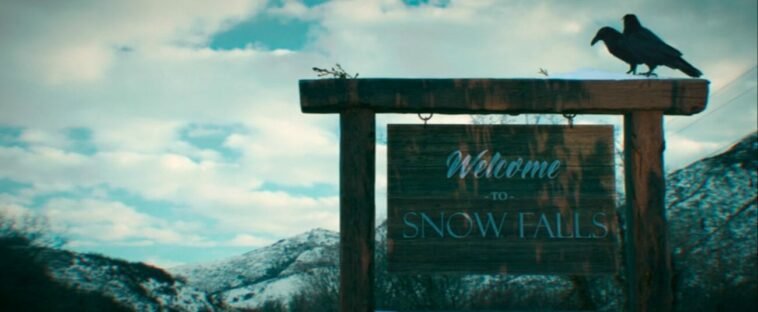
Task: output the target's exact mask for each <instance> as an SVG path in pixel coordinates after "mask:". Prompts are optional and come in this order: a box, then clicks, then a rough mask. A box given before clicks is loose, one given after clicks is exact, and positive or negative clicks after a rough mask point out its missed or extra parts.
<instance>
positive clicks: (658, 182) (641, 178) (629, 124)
mask: <svg viewBox="0 0 758 312" xmlns="http://www.w3.org/2000/svg"><path fill="white" fill-rule="evenodd" d="M663 149H664V141H663V112H660V111H658V112H655V111H651V112H633V113H629V114H626V115H625V116H624V153H625V172H626V173H625V179H626V205H627V206H626V213H625V215H626V220H625V224H626V230H625V232H624V233H625V234H624V239H625V241H626V243H625V251H626V272H627V281H628V283H629V284H628V296H627V300H628V302H627V304H628V311H671V309H672V305H673V298H674V297H673V290H672V268H671V251H670V250H669V245H668V240H667V236H668V231H667V226H666V214H665V206H664V196H665V183H664V176H663Z"/></svg>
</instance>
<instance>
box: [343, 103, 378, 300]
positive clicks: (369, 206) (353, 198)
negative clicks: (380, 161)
mask: <svg viewBox="0 0 758 312" xmlns="http://www.w3.org/2000/svg"><path fill="white" fill-rule="evenodd" d="M375 126H376V117H375V115H374V112H372V111H371V110H367V109H347V110H345V111H343V112H342V113H341V114H340V311H374V227H375V226H374V210H375V203H374V183H375V182H374V180H375V172H374V171H375V166H376V161H375V158H376V156H375V146H376V145H375V144H376V133H375V132H376V131H375Z"/></svg>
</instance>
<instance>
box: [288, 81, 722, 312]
mask: <svg viewBox="0 0 758 312" xmlns="http://www.w3.org/2000/svg"><path fill="white" fill-rule="evenodd" d="M707 97H708V81H707V80H702V79H671V80H669V79H640V80H561V79H320V80H301V81H300V105H301V110H302V111H303V112H304V113H339V114H340V133H341V140H340V309H341V310H342V311H373V310H374V296H373V287H374V283H373V279H374V262H373V259H374V226H375V225H374V210H375V205H374V200H375V198H374V171H375V129H374V128H375V114H376V113H446V114H520V113H547V114H560V113H575V114H621V115H624V152H625V163H624V166H625V177H626V181H625V182H626V183H625V187H626V199H627V205H626V208H625V211H626V213H625V220H626V221H625V222H626V226H625V231H624V244H625V248H624V249H625V253H626V257H625V258H626V263H625V268H626V278H627V282H628V287H627V308H628V310H629V311H648V310H660V311H670V310H671V309H672V304H673V296H674V294H673V291H672V288H671V286H672V285H671V283H672V272H671V253H670V249H669V246H668V243H667V227H666V216H665V211H664V202H663V200H664V195H665V184H664V180H663V179H664V176H663V148H664V142H663V115H664V114H669V115H692V114H696V113H699V112H701V111H703V110H704V109H705V106H706V102H707Z"/></svg>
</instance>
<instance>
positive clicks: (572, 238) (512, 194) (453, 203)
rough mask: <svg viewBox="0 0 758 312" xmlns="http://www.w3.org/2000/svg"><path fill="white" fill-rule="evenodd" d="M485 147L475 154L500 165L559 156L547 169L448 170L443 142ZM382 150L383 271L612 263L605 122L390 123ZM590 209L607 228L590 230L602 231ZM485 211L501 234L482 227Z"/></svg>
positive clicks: (555, 269)
mask: <svg viewBox="0 0 758 312" xmlns="http://www.w3.org/2000/svg"><path fill="white" fill-rule="evenodd" d="M484 150H488V151H489V152H488V153H487V154H486V155H485V156H484V157H483V158H482V159H484V160H486V161H487V162H488V163H489V162H491V161H492V160H496V159H501V160H504V161H505V163H504V164H505V165H504V167H503V168H508V166H509V165H508V164H510V163H518V159H519V158H521V159H522V160H523V161H524V162H526V161H528V160H546V161H548V160H560V161H561V167H560V170H559V171H558V174H557V176H556V177H555V178H554V179H547V178H539V177H538V176H537V177H534V178H533V177H531V176H530V175H528V174H527V175H526V176H522V175H519V174H514V175H512V176H511V177H510V178H508V177H507V175H505V176H501V178H499V179H498V178H496V177H495V175H491V176H490V178H486V176H484V175H482V176H480V177H479V178H474V177H473V176H472V175H471V174H469V175H467V176H466V177H465V178H463V179H461V178H460V177H459V176H458V175H456V176H453V177H448V164H449V161H448V157H449V155H450V154H451V152H454V151H462V152H463V154H468V155H472V154H473V155H476V154H479V153H480V152H482V151H484ZM387 153H388V172H387V175H388V187H387V188H388V199H387V200H388V202H387V206H388V212H387V226H388V261H389V270H390V271H391V272H406V273H420V272H427V273H429V272H464V273H520V274H568V273H572V274H605V273H614V272H616V270H617V267H618V265H617V258H618V257H617V255H616V254H617V247H616V246H617V235H616V233H617V230H618V229H617V224H616V217H615V209H614V207H615V196H616V192H615V177H614V176H615V169H614V167H615V162H614V149H613V128H612V126H575V127H573V128H569V127H567V126H538V127H535V126H510V125H499V126H481V125H480V126H475V125H428V126H423V125H389V126H388V149H387ZM496 153H497V154H499V158H498V157H497V156H495V154H496ZM473 155H472V160H473V159H474V158H473V157H474V156H473ZM493 168H494V167H493ZM514 168H515V167H514ZM492 172H493V174H494V173H495V172H496V170H494V169H493V171H492ZM503 172H506V171H505V170H503V171H501V173H503ZM514 172H516V171H514ZM493 192H507V194H508V195H507V196H508V198H507V199H506V200H499V199H498V198H496V197H497V196H498V195H497V194H494V193H493ZM596 213H602V214H603V216H601V217H600V219H602V221H603V222H602V223H604V224H605V225H606V226H607V231H605V233H606V234H607V235H605V236H603V237H594V238H591V237H589V236H590V235H593V234H595V235H598V236H599V235H601V234H602V231H599V228H598V226H597V225H595V224H594V223H593V220H592V218H593V217H592V216H593V215H594V214H596ZM464 214H465V215H464ZM488 214H491V217H490V215H488ZM519 214H521V218H523V219H519V218H520V217H519ZM542 214H544V215H545V216H546V217H545V222H546V223H542V225H540V222H541V221H542V220H541V219H540V218H541V216H542ZM422 215H423V216H426V218H427V219H423V218H424V217H422ZM487 218H493V221H492V222H495V224H498V228H499V229H500V230H499V231H498V233H500V234H498V233H496V232H494V228H495V227H494V226H493V227H490V228H489V230H484V232H483V227H482V224H486V223H487V222H489V220H488V219H487ZM600 219H598V220H600ZM425 221H426V222H425ZM409 222H410V223H413V224H414V225H416V227H415V228H414V227H413V226H409V225H408V223H409ZM433 224H436V225H437V227H434V226H433ZM500 224H502V225H500ZM545 224H549V226H550V227H551V230H547V229H546V227H545V226H544V225H545ZM540 226H542V227H540ZM440 229H442V230H441V231H440ZM577 233H578V234H577ZM577 236H578V237H577Z"/></svg>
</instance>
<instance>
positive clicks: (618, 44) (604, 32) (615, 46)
mask: <svg viewBox="0 0 758 312" xmlns="http://www.w3.org/2000/svg"><path fill="white" fill-rule="evenodd" d="M598 41H603V42H604V43H605V48H606V49H608V52H611V54H613V56H615V57H617V58H618V59H620V60H622V61H624V62H626V63H627V64H629V71H627V72H626V73H627V74H630V73H631V74H635V75H636V74H637V65H639V64H642V61H641V60H640V58H639V57H638V56H637V54H635V53H634V51H632V50H631V49H630V48H629V46H628V45H627V43H626V39H624V35H622V34H621V33H620V32H619V31H618V30H616V29H614V28H612V27H607V26H606V27H603V28H600V30H598V31H597V34H596V35H595V38H592V42H591V43H590V46H594V45H595V43H597V42H598Z"/></svg>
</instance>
